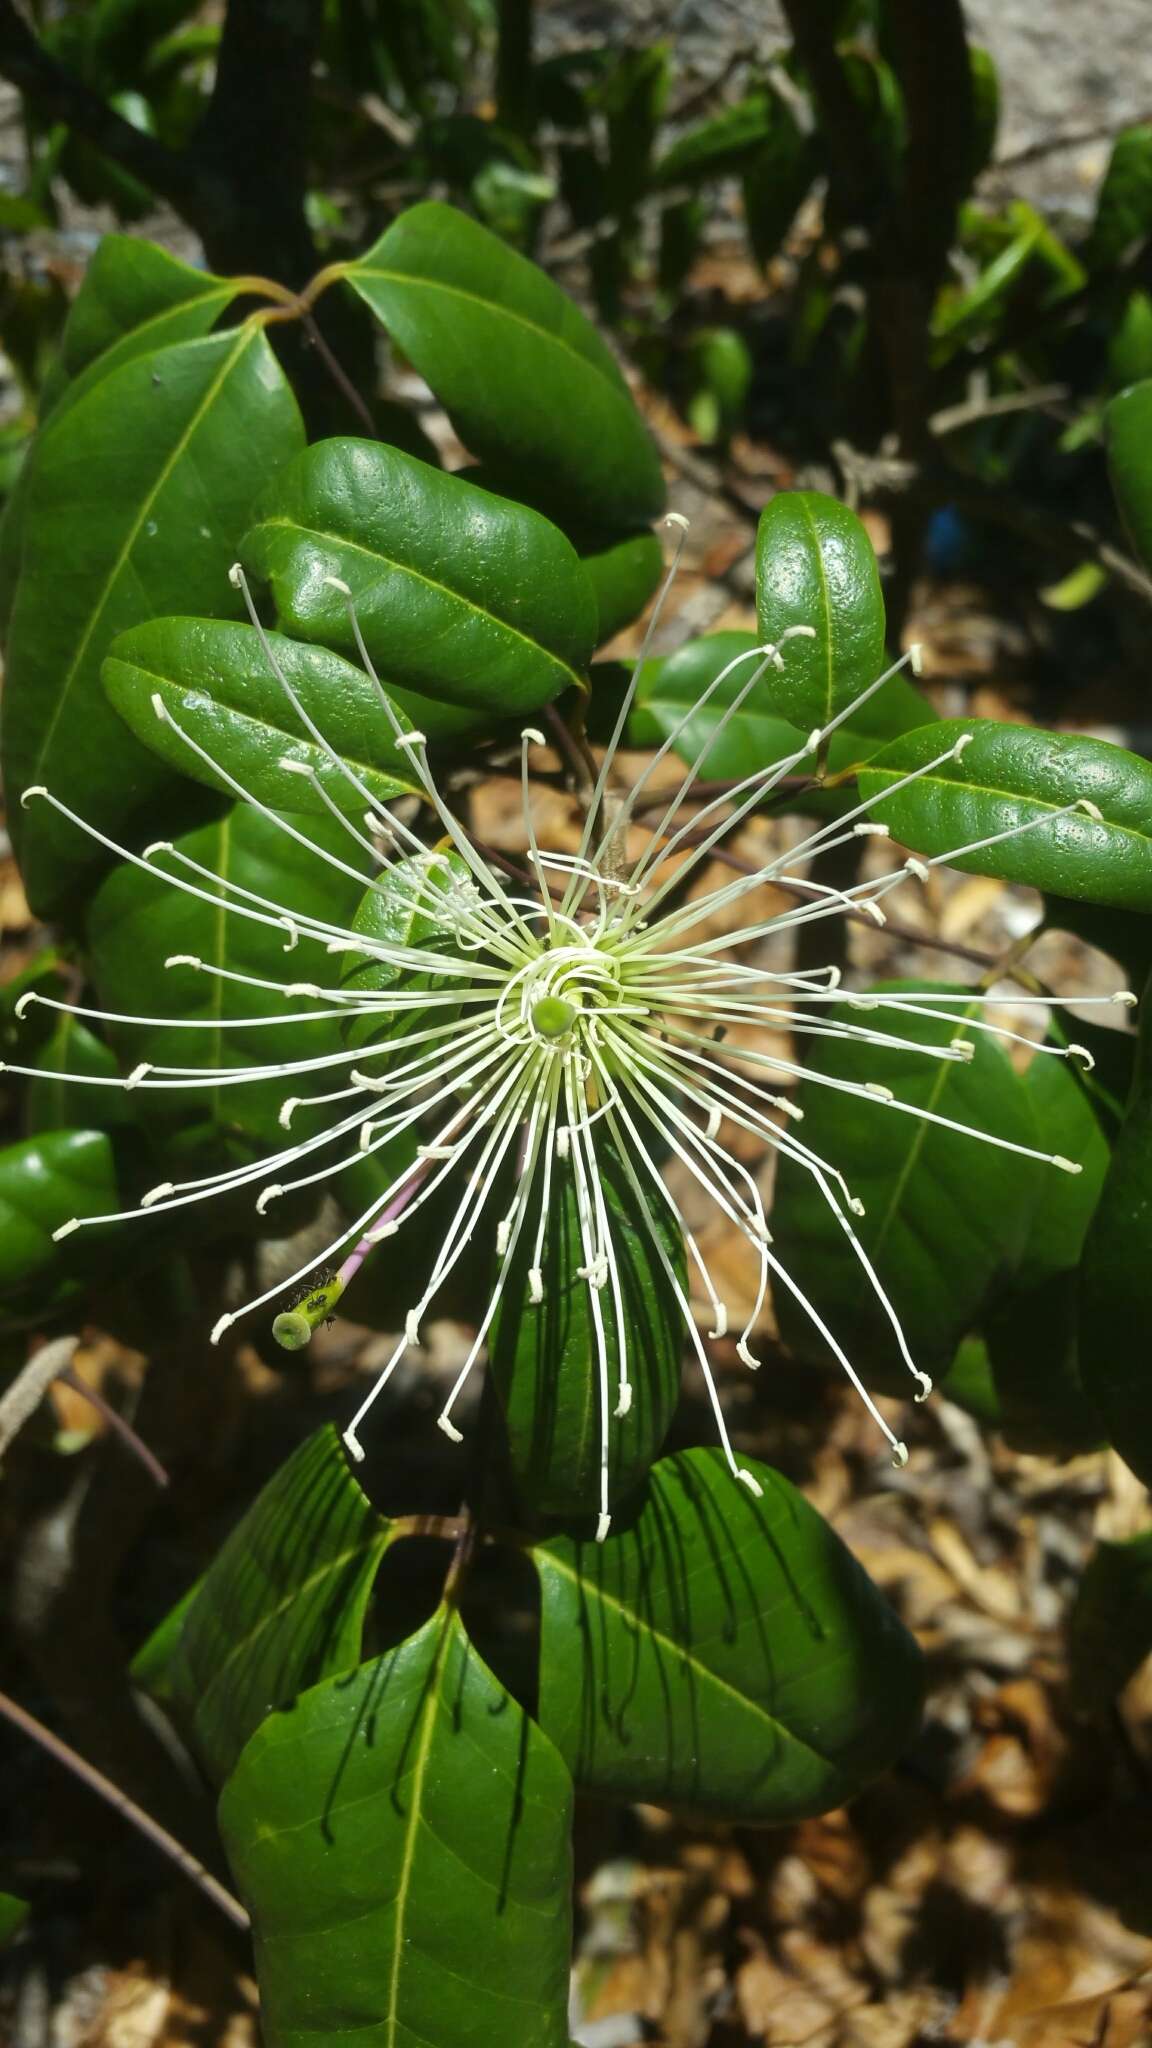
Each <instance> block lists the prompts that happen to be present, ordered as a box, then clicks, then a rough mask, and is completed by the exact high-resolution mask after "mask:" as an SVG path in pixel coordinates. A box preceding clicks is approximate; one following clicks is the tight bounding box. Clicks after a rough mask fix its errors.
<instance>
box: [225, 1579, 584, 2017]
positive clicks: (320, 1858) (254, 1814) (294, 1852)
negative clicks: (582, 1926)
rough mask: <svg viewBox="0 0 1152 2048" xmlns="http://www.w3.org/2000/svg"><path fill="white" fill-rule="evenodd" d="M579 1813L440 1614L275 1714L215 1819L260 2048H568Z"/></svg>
mask: <svg viewBox="0 0 1152 2048" xmlns="http://www.w3.org/2000/svg"><path fill="white" fill-rule="evenodd" d="M571 1807H572V1786H571V1781H570V1779H569V1777H568V1774H567V1772H566V1770H565V1769H564V1766H563V1764H562V1763H561V1761H560V1758H559V1757H558V1756H557V1754H556V1751H555V1750H554V1749H553V1747H552V1744H551V1743H550V1742H549V1741H548V1739H547V1737H546V1736H545V1735H543V1734H542V1733H541V1731H540V1729H539V1728H538V1727H536V1725H535V1723H534V1722H532V1721H530V1720H529V1719H528V1718H527V1716H526V1715H525V1714H524V1712H523V1710H522V1709H521V1708H520V1707H519V1706H517V1705H516V1703H515V1702H514V1701H513V1700H512V1699H511V1698H510V1697H509V1695H508V1694H507V1693H506V1692H505V1691H504V1689H503V1687H502V1686H501V1685H500V1684H499V1683H498V1682H497V1680H496V1679H495V1678H494V1677H493V1675H492V1673H491V1672H490V1671H489V1670H488V1668H487V1666H486V1665H485V1664H484V1663H483V1662H482V1660H481V1658H480V1657H479V1655H478V1654H477V1652H476V1650H475V1649H474V1648H473V1647H472V1645H471V1643H470V1642H469V1641H468V1638H467V1636H466V1635H465V1633H464V1629H463V1626H462V1624H461V1622H460V1619H459V1616H458V1615H457V1614H455V1613H454V1612H452V1611H450V1610H447V1609H442V1610H441V1611H440V1613H439V1614H437V1615H434V1616H433V1618H432V1620H431V1621H429V1622H427V1623H426V1624H425V1626H424V1627H423V1628H422V1629H421V1630H420V1631H419V1633H418V1634H416V1635H414V1636H412V1637H410V1638H409V1639H408V1641H407V1642H404V1643H401V1644H400V1645H399V1647H398V1648H397V1649H395V1650H390V1651H389V1652H388V1653H387V1654H386V1655H385V1656H383V1657H379V1658H377V1659H376V1660H375V1661H374V1662H373V1663H370V1664H364V1665H361V1667H360V1669H359V1671H357V1672H356V1673H355V1674H354V1675H353V1676H352V1677H350V1678H340V1679H328V1680H327V1681H326V1682H325V1683H324V1684H322V1685H318V1686H315V1687H313V1688H312V1690H311V1691H309V1692H306V1693H303V1694H302V1695H301V1696H300V1698H299V1699H298V1700H297V1701H296V1704H295V1706H294V1707H293V1708H292V1710H291V1712H290V1713H286V1714H273V1715H271V1716H270V1717H269V1718H268V1719H267V1720H266V1721H264V1722H263V1724H262V1725H261V1727H260V1728H259V1729H258V1730H257V1732H256V1734H255V1735H254V1736H253V1737H252V1739H251V1741H250V1742H249V1744H248V1747H247V1748H246V1750H245V1751H244V1753H243V1755H242V1756H241V1758H240V1761H239V1764H238V1765H237V1767H236V1770H235V1772H234V1773H233V1775H232V1777H231V1778H230V1779H229V1781H228V1783H227V1785H226V1786H225V1788H224V1794H223V1797H222V1799H221V1801H220V1829H221V1833H222V1835H223V1838H224V1846H225V1848H226V1849H227V1852H228V1860H229V1862H230V1863H231V1866H232V1869H233V1872H234V1874H235V1878H236V1883H237V1886H238V1888H239V1890H240V1893H241V1896H242V1897H243V1899H244V1900H245V1903H246V1904H247V1906H248V1908H249V1910H250V1912H251V1914H252V1919H253V1928H254V1934H255V1941H256V1963H257V1971H258V1974H259V1978H260V1990H261V1999H262V2024H263V2030H264V2038H265V2040H266V2041H267V2043H268V2048H304V2043H305V2042H316V2041H317V2040H321V2039H322V2040H323V2041H324V2042H325V2043H326V2044H328V2048H352V2044H353V2042H360V2043H363V2042H365V2041H367V2040H368V2039H371V2040H373V2041H374V2042H378V2043H379V2044H380V2048H385V2044H389V2048H417V2044H424V2043H427V2044H429V2048H430V2044H432V2043H436V2044H437V2048H447V2044H448V2043H449V2042H456V2041H460V2042H464V2041H474V2042H476V2043H480V2042H483V2043H485V2044H487V2043H492V2044H495V2043H497V2042H507V2043H509V2044H512V2043H521V2042H522V2043H525V2044H527V2043H528V2042H531V2043H532V2048H568V2029H567V2026H566V2024H565V2016H566V2008H567V1990H568V1969H569V1941H570V1914H569V1909H568V1898H569V1891H570V1886H571V1850H570V1847H569V1829H570V1825H571Z"/></svg>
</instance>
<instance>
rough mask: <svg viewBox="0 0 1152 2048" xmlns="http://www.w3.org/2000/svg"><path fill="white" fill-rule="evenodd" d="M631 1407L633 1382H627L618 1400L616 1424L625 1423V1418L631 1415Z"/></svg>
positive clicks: (615, 1411)
mask: <svg viewBox="0 0 1152 2048" xmlns="http://www.w3.org/2000/svg"><path fill="white" fill-rule="evenodd" d="M631 1407H632V1382H631V1380H625V1381H624V1384H623V1386H622V1387H621V1389H620V1395H619V1399H618V1400H617V1402H616V1407H615V1409H614V1411H613V1418H614V1420H615V1421H616V1422H623V1420H624V1417H625V1416H626V1415H627V1414H629V1413H630V1411H631Z"/></svg>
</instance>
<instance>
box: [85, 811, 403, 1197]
mask: <svg viewBox="0 0 1152 2048" xmlns="http://www.w3.org/2000/svg"><path fill="white" fill-rule="evenodd" d="M280 815H283V814H280ZM287 823H288V824H290V825H291V826H292V827H293V828H294V829H295V830H296V831H297V832H304V833H305V835H306V836H307V838H308V839H309V842H310V844H309V846H301V845H299V844H298V843H297V842H296V841H295V840H294V839H293V838H292V837H291V836H290V834H289V833H287V832H286V831H284V830H283V829H281V827H280V826H278V825H277V823H276V822H275V821H274V820H273V819H271V818H267V817H264V816H262V815H261V814H260V813H259V812H258V811H254V810H252V809H250V808H249V807H248V806H247V805H245V804H237V805H236V806H235V808H234V809H232V810H231V811H228V812H227V813H226V814H225V815H224V816H223V817H221V818H218V819H217V820H216V821H215V822H214V823H213V824H210V825H202V826H200V827H198V828H197V830H196V831H194V832H189V833H186V834H184V835H183V837H181V838H180V839H178V840H177V841H176V842H175V847H176V850H177V852H178V853H180V854H184V855H186V856H187V857H188V858H190V859H192V860H195V861H198V862H199V863H200V864H201V866H202V867H205V868H207V869H208V870H209V873H210V874H211V875H212V876H215V877H218V878H219V880H220V883H221V885H224V884H229V885H231V890H232V901H233V902H237V903H239V904H240V905H243V904H244V903H245V899H244V897H243V896H242V895H240V896H237V894H236V891H238V890H244V889H249V890H252V891H254V892H255V894H256V895H257V896H259V897H262V898H264V899H266V900H267V901H269V902H271V903H273V904H275V905H277V906H279V907H280V908H282V909H283V910H284V912H285V913H286V914H287V915H288V916H289V917H291V916H293V915H295V916H297V917H300V918H319V919H321V920H323V921H326V922H328V923H330V924H333V925H335V926H337V927H340V928H342V929H347V925H348V922H349V920H350V918H351V917H352V915H353V913H354V910H355V907H356V904H357V901H358V899H359V896H360V894H361V893H362V888H363V884H362V883H361V882H359V881H358V880H357V879H356V878H355V877H354V876H350V875H346V874H343V873H341V872H340V871H339V870H338V869H337V868H335V867H333V866H331V865H330V864H329V862H328V861H327V860H325V859H324V858H323V857H322V856H321V855H320V854H318V853H316V852H313V851H312V850H311V846H313V845H314V846H316V847H319V848H322V849H324V851H325V852H326V853H328V854H330V855H333V856H335V857H336V858H337V859H339V860H345V859H347V856H348V852H349V849H350V850H351V854H352V856H353V858H352V861H351V862H350V865H352V866H356V865H357V863H358V862H359V861H360V859H361V856H360V855H359V853H358V850H357V848H356V847H355V846H354V845H353V843H352V841H351V840H350V839H349V838H348V837H347V835H346V834H345V833H343V832H342V831H341V830H340V828H339V826H338V825H337V824H336V823H335V821H334V820H321V819H318V818H305V817H300V816H299V815H297V816H294V817H290V818H288V819H287ZM165 864H167V866H168V867H169V868H170V869H171V870H172V872H173V873H177V874H180V873H182V874H183V875H184V876H185V878H186V879H188V880H190V881H192V882H194V883H195V884H196V886H197V887H203V888H205V889H209V888H210V887H211V885H210V883H209V882H208V881H207V880H206V879H205V878H204V877H203V876H196V875H194V874H192V873H191V872H190V871H189V869H188V868H187V867H184V868H183V869H181V867H180V866H179V864H178V863H177V862H175V861H174V860H173V859H172V856H171V855H164V854H158V855H157V856H156V857H155V859H154V861H153V863H152V868H153V869H154V872H152V871H149V872H145V870H143V869H141V868H137V867H128V866H123V867H120V868H118V869H117V870H116V871H115V873H113V874H111V875H110V876H109V877H108V879H107V880H106V881H105V882H104V883H103V884H102V885H101V887H100V889H99V890H98V891H97V894H96V897H95V900H94V902H93V904H92V908H91V911H90V913H89V921H88V940H89V947H90V957H91V963H92V975H93V979H94V981H95V983H96V987H97V989H98V991H99V995H100V1000H101V1004H102V1006H103V1007H105V1008H106V1009H108V1010H112V1011H116V1012H119V1013H121V1014H127V1015H129V1016H136V1017H154V1018H160V1019H163V1018H171V1019H173V1020H176V1019H179V1020H181V1022H184V1023H187V1024H188V1025H189V1026H190V1027H194V1028H189V1029H188V1030H182V1029H180V1028H178V1027H177V1028H173V1027H172V1026H170V1025H165V1024H163V1023H158V1024H155V1025H153V1026H146V1025H145V1026H135V1025H133V1026H128V1025H122V1026H120V1027H118V1028H117V1031H116V1040H117V1045H118V1048H119V1050H120V1052H121V1055H122V1058H123V1060H124V1061H125V1063H126V1065H127V1066H134V1065H135V1064H136V1063H137V1062H138V1061H141V1060H147V1061H149V1062H151V1063H152V1064H155V1065H166V1066H188V1067H193V1068H195V1067H201V1066H204V1067H217V1066H224V1067H247V1066H264V1065H268V1064H271V1063H273V1062H276V1061H282V1060H294V1059H310V1058H317V1059H318V1058H320V1057H321V1056H322V1055H323V1054H325V1053H336V1052H338V1051H339V1050H340V1047H341V1044H342V1041H341V1038H340V1035H339V1031H340V1027H339V1020H338V1019H337V1018H333V1017H328V1018H324V1017H322V1016H320V1017H313V1016H312V1015H311V1014H310V1013H312V1012H323V1011H324V1009H325V1007H326V1006H325V1005H324V1004H323V1003H316V1002H313V1001H310V1000H309V999H308V998H307V997H300V998H299V999H295V1000H292V999H289V1000H287V1001H286V1000H285V998H284V997H283V996H278V995H277V994H276V993H275V992H274V991H268V990H266V989H259V988H249V987H246V986H244V985H243V984H241V983H238V982H232V981H221V980H220V979H219V978H218V977H217V976H215V975H213V974H210V973H208V974H205V973H199V972H197V971H196V970H195V969H194V968H191V967H185V966H179V967H174V968H171V969H169V970H167V971H165V969H164V961H165V960H166V959H168V958H169V957H170V956H171V955H173V954H190V955H191V956H192V957H193V958H195V959H199V960H202V961H204V963H205V964H206V965H207V966H208V967H210V968H211V967H224V968H226V969H228V970H229V971H231V972H234V973H238V974H246V975H252V976H255V977H259V978H263V979H266V980H271V981H274V982H286V981H293V982H295V981H299V982H311V983H316V984H318V985H319V986H320V987H322V988H331V987H334V986H337V985H338V977H337V970H336V969H335V967H334V963H333V961H332V959H331V958H330V957H329V955H328V953H327V951H326V949H325V946H324V945H323V944H322V943H321V942H320V941H319V940H318V939H310V938H306V937H302V938H300V940H299V942H298V944H297V945H295V946H294V947H292V948H291V950H288V947H289V942H290V938H291V933H290V932H289V930H288V927H287V925H277V924H276V923H274V922H273V923H270V924H264V923H260V922H258V921H257V920H255V919H253V918H252V917H249V916H246V915H244V914H243V913H242V911H241V910H235V911H227V910H221V909H219V908H217V907H216V906H215V905H214V904H212V903H206V902H203V901H202V900H201V899H200V898H199V897H196V896H192V895H189V894H187V893H186V892H185V891H184V890H181V889H176V888H173V887H172V886H171V885H170V884H169V883H168V882H166V881H165V879H164V866H165ZM226 893H227V892H226V891H224V889H223V887H222V890H221V900H222V901H224V900H225V899H226ZM253 907H255V906H253ZM264 914H265V915H267V916H270V917H271V916H273V915H274V913H271V912H266V913H264ZM327 1007H332V1006H327ZM266 1016H272V1017H276V1018H277V1019H279V1018H280V1017H281V1016H283V1017H284V1018H285V1019H291V1018H299V1019H302V1020H303V1021H299V1022H296V1023H292V1022H290V1021H285V1022H283V1023H281V1022H279V1021H277V1022H276V1023H275V1024H272V1025H268V1026H258V1025H253V1026H251V1027H250V1028H249V1029H245V1028H244V1025H243V1024H240V1025H239V1027H238V1028H236V1027H235V1026H234V1025H233V1024H232V1023H230V1022H229V1020H235V1019H251V1018H255V1017H266ZM330 1085H331V1084H330V1083H329V1081H328V1080H327V1078H326V1076H325V1073H324V1071H323V1070H322V1069H321V1070H317V1071H316V1072H314V1073H313V1074H311V1075H303V1076H300V1077H299V1078H297V1077H296V1076H293V1075H286V1076H283V1077H281V1078H273V1079H270V1080H265V1081H253V1082H244V1083H242V1084H240V1085H235V1086H228V1085H223V1084H219V1083H216V1084H211V1083H205V1085H204V1087H203V1088H200V1087H194V1088H180V1089H176V1090H159V1089H156V1090H153V1089H138V1090H136V1091H135V1092H134V1094H133V1098H132V1099H133V1103H134V1106H135V1107H136V1110H137V1113H138V1114H139V1116H140V1117H141V1118H142V1119H144V1120H146V1122H147V1125H148V1127H149V1128H150V1129H151V1130H153V1131H154V1132H155V1133H156V1134H157V1136H160V1135H163V1134H165V1133H168V1132H172V1131H177V1132H179V1131H185V1132H187V1131H188V1130H189V1129H190V1128H195V1127H196V1126H198V1125H203V1124H204V1123H205V1122H208V1123H212V1124H215V1125H217V1126H218V1127H219V1131H220V1134H221V1136H222V1137H227V1138H229V1139H240V1140H244V1139H247V1140H253V1139H255V1140H259V1141H261V1142H266V1143H272V1144H275V1145H278V1146H279V1145H283V1144H285V1143H286V1142H287V1141H286V1139H285V1137H284V1133H283V1131H282V1129H281V1127H280V1124H279V1122H278V1113H279V1109H280V1105H281V1103H282V1102H283V1101H284V1098H285V1096H287V1095H290V1094H295V1093H300V1094H306V1093H309V1092H311V1093H317V1094H319V1093H322V1092H323V1091H324V1089H325V1088H327V1087H329V1086H330ZM165 1177H166V1178H171V1179H173V1180H175V1179H177V1178H182V1177H183V1176H182V1175H179V1174H177V1173H176V1172H170V1173H169V1174H168V1175H166V1176H165ZM249 1192H250V1194H252V1195H253V1196H254V1195H255V1189H251V1190H250V1191H249ZM184 1213H185V1214H188V1212H187V1211H185V1212H184ZM249 1213H251V1212H250V1211H249ZM270 1213H273V1214H274V1213H275V1212H274V1211H273V1212H270Z"/></svg>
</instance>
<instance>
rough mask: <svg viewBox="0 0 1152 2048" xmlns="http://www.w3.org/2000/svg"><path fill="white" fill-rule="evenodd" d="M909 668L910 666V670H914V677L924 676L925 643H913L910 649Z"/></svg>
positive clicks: (917, 641) (916, 641) (918, 641)
mask: <svg viewBox="0 0 1152 2048" xmlns="http://www.w3.org/2000/svg"><path fill="white" fill-rule="evenodd" d="M908 666H909V667H910V669H911V670H912V673H913V675H914V676H922V675H923V673H924V646H923V642H922V641H920V640H914V641H913V642H912V645H911V647H910V648H909V649H908Z"/></svg>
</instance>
